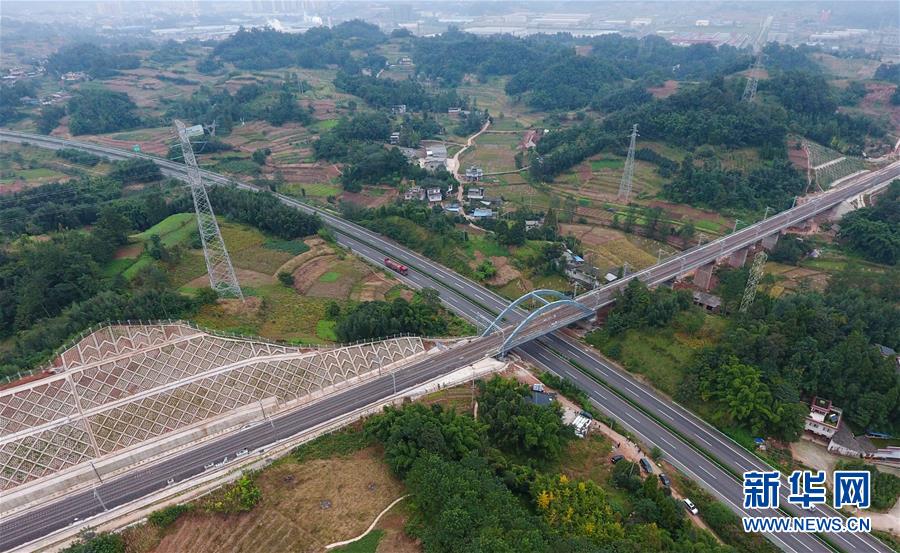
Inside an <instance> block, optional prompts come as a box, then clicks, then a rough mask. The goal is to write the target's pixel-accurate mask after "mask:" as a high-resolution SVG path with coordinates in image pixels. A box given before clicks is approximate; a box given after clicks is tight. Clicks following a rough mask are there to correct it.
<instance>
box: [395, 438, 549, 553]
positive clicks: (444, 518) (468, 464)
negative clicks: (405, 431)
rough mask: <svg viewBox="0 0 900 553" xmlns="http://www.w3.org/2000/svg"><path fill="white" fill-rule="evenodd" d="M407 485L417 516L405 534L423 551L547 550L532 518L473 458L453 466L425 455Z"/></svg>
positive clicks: (525, 552)
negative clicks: (419, 543)
mask: <svg viewBox="0 0 900 553" xmlns="http://www.w3.org/2000/svg"><path fill="white" fill-rule="evenodd" d="M406 485H407V489H408V490H409V491H410V493H411V495H412V497H411V499H410V505H411V509H413V510H414V512H416V513H417V514H418V517H417V519H416V520H414V521H411V524H410V526H409V530H410V533H411V534H412V535H413V536H415V537H418V538H419V539H421V540H422V543H423V546H424V549H425V550H426V551H433V552H436V553H464V552H470V551H497V552H501V551H502V552H513V551H515V552H516V553H539V552H544V551H547V550H548V546H547V543H546V541H545V539H544V536H543V535H542V533H541V526H540V523H539V521H538V520H537V519H536V517H534V516H533V515H532V514H530V513H529V512H528V511H527V510H526V509H525V508H524V507H523V506H522V503H521V502H519V501H518V499H517V498H516V497H515V496H514V495H513V494H512V492H510V490H509V489H508V488H507V487H506V486H504V485H503V484H502V483H501V482H500V481H499V480H498V479H497V478H496V477H495V476H494V475H493V473H492V471H491V470H490V468H489V467H488V466H487V464H486V463H485V462H484V460H482V459H480V458H478V457H466V458H464V459H463V460H462V461H461V462H456V463H454V462H449V461H447V460H445V459H442V458H441V457H438V456H435V455H427V456H425V457H423V458H422V459H420V460H419V461H417V462H416V463H415V465H414V466H413V468H412V470H411V471H410V473H409V476H408V477H407V479H406Z"/></svg>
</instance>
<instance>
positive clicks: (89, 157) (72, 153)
mask: <svg viewBox="0 0 900 553" xmlns="http://www.w3.org/2000/svg"><path fill="white" fill-rule="evenodd" d="M56 157H58V158H61V159H65V160H66V161H71V162H72V163H77V164H79V165H86V166H88V167H93V166H95V165H97V164H98V163H100V156H95V155H94V154H91V153H88V152H84V151H82V150H75V149H72V148H63V149H61V150H56Z"/></svg>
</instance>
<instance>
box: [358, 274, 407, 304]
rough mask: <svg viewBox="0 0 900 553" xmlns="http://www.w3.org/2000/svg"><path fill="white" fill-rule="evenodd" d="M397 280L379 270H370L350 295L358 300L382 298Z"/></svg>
mask: <svg viewBox="0 0 900 553" xmlns="http://www.w3.org/2000/svg"><path fill="white" fill-rule="evenodd" d="M396 284H398V282H397V281H396V280H394V279H392V278H388V277H387V276H385V275H384V273H381V272H379V271H374V270H373V271H371V272H370V273H369V274H368V275H366V277H365V278H363V280H362V282H361V283H360V284H359V286H358V288H357V289H356V290H355V291H354V292H353V293H352V294H351V297H352V298H353V299H355V300H358V301H376V300H383V299H384V295H385V294H386V293H387V292H388V290H390V289H391V288H393V287H394V286H395V285H396Z"/></svg>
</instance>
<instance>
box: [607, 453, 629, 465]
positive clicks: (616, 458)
mask: <svg viewBox="0 0 900 553" xmlns="http://www.w3.org/2000/svg"><path fill="white" fill-rule="evenodd" d="M624 458H625V456H624V455H613V456H612V457H610V458H609V462H610V463H612V464H614V465H615V464H616V463H618V462H619V461H621V460H622V459H624Z"/></svg>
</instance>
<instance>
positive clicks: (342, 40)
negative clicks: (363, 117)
mask: <svg viewBox="0 0 900 553" xmlns="http://www.w3.org/2000/svg"><path fill="white" fill-rule="evenodd" d="M386 38H387V37H386V36H385V35H384V33H382V32H381V31H380V30H379V29H378V27H377V26H376V25H372V24H370V23H366V22H364V21H361V20H358V19H356V20H352V21H345V22H343V23H340V24H339V25H336V26H334V27H331V28H328V27H315V28H313V29H310V30H308V31H306V32H305V33H282V32H279V31H276V30H274V29H272V28H269V27H267V28H263V29H261V28H254V29H249V30H247V29H244V28H241V29H240V30H238V32H237V33H235V34H233V35H231V36H230V37H228V38H227V39H225V40H223V41H221V42H219V43H218V44H217V45H216V47H215V49H214V50H213V55H214V56H215V57H216V58H218V59H220V60H223V61H227V62H231V63H233V64H234V65H235V66H237V67H240V68H241V69H253V70H260V69H274V68H276V67H287V66H299V67H305V68H309V69H318V68H324V67H327V66H329V65H337V66H339V67H341V68H342V69H344V70H346V71H348V72H351V73H355V72H358V71H359V70H360V69H362V68H369V69H376V70H377V69H378V68H381V67H384V65H385V59H384V57H383V56H380V55H377V54H368V55H366V56H364V57H362V58H355V57H354V56H353V54H352V52H353V51H354V50H357V51H367V50H371V49H372V48H373V47H374V46H376V45H378V44H380V43H382V42H384V41H385V40H386Z"/></svg>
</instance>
